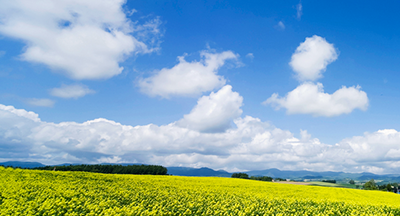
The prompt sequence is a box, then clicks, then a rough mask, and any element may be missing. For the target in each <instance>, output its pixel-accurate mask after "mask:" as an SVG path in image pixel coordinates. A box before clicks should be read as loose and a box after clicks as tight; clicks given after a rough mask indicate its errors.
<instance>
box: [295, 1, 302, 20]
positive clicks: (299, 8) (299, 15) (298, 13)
mask: <svg viewBox="0 0 400 216" xmlns="http://www.w3.org/2000/svg"><path fill="white" fill-rule="evenodd" d="M296 12H297V14H296V15H297V19H298V20H300V19H301V16H302V15H303V5H302V4H301V1H300V2H299V4H297V5H296Z"/></svg>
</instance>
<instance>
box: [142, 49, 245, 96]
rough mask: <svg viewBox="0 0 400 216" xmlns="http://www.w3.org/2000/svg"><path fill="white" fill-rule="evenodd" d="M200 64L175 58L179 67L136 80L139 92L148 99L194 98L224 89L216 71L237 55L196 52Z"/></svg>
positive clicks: (223, 83)
mask: <svg viewBox="0 0 400 216" xmlns="http://www.w3.org/2000/svg"><path fill="white" fill-rule="evenodd" d="M200 56H201V60H200V61H199V62H198V61H192V62H187V61H186V60H185V57H184V56H179V57H178V60H179V63H178V64H177V65H175V66H174V67H172V68H163V69H161V70H160V71H156V72H155V74H154V75H153V76H150V77H148V78H144V79H141V80H139V83H138V85H139V87H140V90H141V91H142V92H143V93H145V94H147V95H150V96H160V97H163V98H169V97H171V96H189V97H191V96H198V95H200V94H201V93H203V92H208V91H212V90H214V89H216V88H219V87H222V86H223V85H225V83H226V80H225V79H224V77H222V76H219V75H217V73H218V69H219V68H220V67H222V66H223V65H224V64H225V62H226V61H227V60H236V61H237V59H238V57H239V55H238V54H235V53H233V52H232V51H225V52H221V53H213V52H210V51H201V52H200Z"/></svg>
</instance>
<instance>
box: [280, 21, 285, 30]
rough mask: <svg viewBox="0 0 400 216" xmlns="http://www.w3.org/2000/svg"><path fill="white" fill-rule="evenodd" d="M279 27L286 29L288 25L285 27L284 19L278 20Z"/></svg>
mask: <svg viewBox="0 0 400 216" xmlns="http://www.w3.org/2000/svg"><path fill="white" fill-rule="evenodd" d="M278 27H279V28H280V29H282V30H284V29H285V28H286V27H285V24H283V22H282V21H279V22H278Z"/></svg>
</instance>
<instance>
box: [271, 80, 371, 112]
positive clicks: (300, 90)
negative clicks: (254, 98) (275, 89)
mask: <svg viewBox="0 0 400 216" xmlns="http://www.w3.org/2000/svg"><path fill="white" fill-rule="evenodd" d="M263 103H264V104H270V105H272V106H274V107H275V108H276V109H277V110H279V109H280V108H285V109H287V113H288V114H311V115H313V116H325V117H332V116H338V115H342V114H348V113H350V112H352V111H353V110H354V109H360V110H366V109H367V108H368V97H367V93H365V92H364V91H362V90H361V89H360V87H359V86H357V87H354V86H353V87H345V86H343V87H342V88H340V89H339V90H337V91H335V92H334V93H333V94H328V93H325V92H324V87H323V85H322V84H321V83H317V84H314V83H303V84H301V85H300V86H298V87H297V88H296V89H294V90H293V91H291V92H289V93H288V94H287V95H286V96H285V97H279V95H278V94H277V93H274V94H273V95H272V96H271V97H270V98H268V99H267V100H266V101H264V102H263Z"/></svg>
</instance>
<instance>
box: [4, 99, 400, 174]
mask: <svg viewBox="0 0 400 216" xmlns="http://www.w3.org/2000/svg"><path fill="white" fill-rule="evenodd" d="M0 122H2V123H1V124H0V149H1V151H0V160H2V161H4V160H25V161H26V160H30V161H39V162H42V163H46V164H57V163H64V162H80V163H98V162H138V163H148V164H162V165H164V166H192V167H203V166H207V167H211V168H214V169H226V170H229V171H232V170H235V171H239V170H255V169H258V170H260V169H267V168H277V167H278V168H280V169H283V170H301V169H307V170H314V171H322V170H323V171H326V170H332V171H345V172H363V171H372V172H378V173H398V172H399V171H400V163H398V159H399V156H398V154H397V153H398V152H400V145H399V144H400V132H398V131H396V130H393V129H390V130H388V129H386V130H379V131H376V132H373V133H365V134H364V136H355V137H350V138H347V139H344V140H342V141H341V142H339V143H337V144H335V145H328V144H324V143H321V142H320V141H319V140H318V139H316V138H312V137H311V135H310V134H308V133H307V131H301V137H300V138H296V137H295V136H294V135H293V133H291V132H290V131H286V130H282V129H279V128H276V127H274V126H272V125H270V124H269V123H266V122H262V121H261V120H260V119H257V118H253V117H250V116H246V117H244V118H240V117H239V118H236V119H235V120H234V124H235V126H236V127H234V128H230V129H228V130H226V131H225V132H222V133H202V132H198V131H196V130H191V129H188V128H182V127H179V126H177V125H176V124H175V123H171V124H168V125H162V126H157V125H153V124H149V125H143V126H134V127H133V126H129V125H122V124H120V123H117V122H114V121H110V120H107V119H95V120H92V121H87V122H83V123H76V122H61V123H49V122H44V121H41V120H40V119H39V118H38V115H37V114H35V113H33V112H27V111H25V110H21V109H15V108H14V107H12V106H4V105H0Z"/></svg>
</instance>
